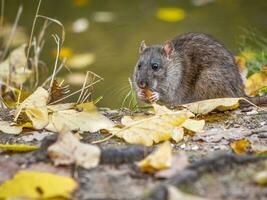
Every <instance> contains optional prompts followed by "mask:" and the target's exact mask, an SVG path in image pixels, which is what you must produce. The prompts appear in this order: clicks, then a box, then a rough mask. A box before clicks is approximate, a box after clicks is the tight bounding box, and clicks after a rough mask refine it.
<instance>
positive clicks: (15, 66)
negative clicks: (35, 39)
mask: <svg viewBox="0 0 267 200" xmlns="http://www.w3.org/2000/svg"><path fill="white" fill-rule="evenodd" d="M25 48H26V45H25V44H24V45H21V46H20V47H18V48H16V49H14V50H13V51H12V52H11V53H10V55H9V57H8V58H7V59H6V60H5V61H4V62H2V63H0V79H3V80H7V79H10V81H11V82H14V83H16V84H17V85H19V84H21V83H24V82H25V81H26V80H27V79H28V78H29V77H30V75H31V74H32V71H31V70H29V69H28V68H27V58H26V54H25ZM10 69H11V71H10Z"/></svg>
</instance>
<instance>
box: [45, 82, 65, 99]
mask: <svg viewBox="0 0 267 200" xmlns="http://www.w3.org/2000/svg"><path fill="white" fill-rule="evenodd" d="M65 92H66V88H64V87H62V86H61V85H59V83H58V82H57V80H54V81H53V84H52V87H51V91H50V95H49V103H52V102H54V101H56V100H59V99H61V98H62V97H63V96H64V95H65V94H66V93H65Z"/></svg>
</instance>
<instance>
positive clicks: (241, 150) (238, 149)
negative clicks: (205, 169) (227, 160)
mask: <svg viewBox="0 0 267 200" xmlns="http://www.w3.org/2000/svg"><path fill="white" fill-rule="evenodd" d="M231 148H232V149H233V151H234V152H235V153H237V154H246V153H247V152H248V151H249V149H250V148H251V143H250V141H249V140H247V139H241V140H237V141H234V142H233V143H231Z"/></svg>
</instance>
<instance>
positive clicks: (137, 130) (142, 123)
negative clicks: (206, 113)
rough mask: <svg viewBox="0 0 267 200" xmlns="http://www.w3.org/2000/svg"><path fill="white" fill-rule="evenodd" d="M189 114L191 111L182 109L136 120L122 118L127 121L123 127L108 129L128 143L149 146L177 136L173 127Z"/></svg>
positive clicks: (190, 114) (189, 115)
mask: <svg viewBox="0 0 267 200" xmlns="http://www.w3.org/2000/svg"><path fill="white" fill-rule="evenodd" d="M191 116H192V113H191V112H189V111H187V110H182V111H176V112H173V113H172V114H160V115H154V116H149V117H147V118H144V119H140V118H139V119H137V120H136V121H135V120H132V121H130V120H129V119H127V120H124V121H128V124H127V125H126V126H125V127H123V128H121V129H119V128H117V129H113V130H110V131H111V133H113V134H114V135H116V136H117V137H120V138H123V139H124V140H125V141H126V142H128V143H130V144H143V145H146V146H151V145H153V143H159V142H162V141H166V140H169V139H171V138H173V139H175V138H177V136H175V133H174V130H175V128H176V127H177V126H180V125H181V124H182V123H183V122H184V121H185V120H186V119H188V118H189V117H191ZM122 121H123V119H122ZM175 140H176V139H175Z"/></svg>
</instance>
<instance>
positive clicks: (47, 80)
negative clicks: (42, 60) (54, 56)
mask: <svg viewBox="0 0 267 200" xmlns="http://www.w3.org/2000/svg"><path fill="white" fill-rule="evenodd" d="M66 60H67V59H66V58H63V60H62V62H61V64H60V66H59V67H58V69H57V71H56V75H57V74H58V73H59V72H60V70H61V69H62V68H63V67H65V63H66ZM51 78H52V75H51V76H49V77H48V78H47V79H46V80H45V81H44V82H43V84H42V85H41V87H44V86H45V85H46V84H47V83H48V82H49V81H50V80H51Z"/></svg>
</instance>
